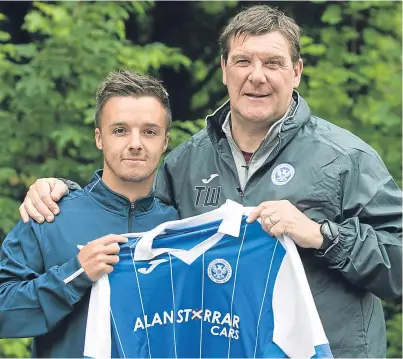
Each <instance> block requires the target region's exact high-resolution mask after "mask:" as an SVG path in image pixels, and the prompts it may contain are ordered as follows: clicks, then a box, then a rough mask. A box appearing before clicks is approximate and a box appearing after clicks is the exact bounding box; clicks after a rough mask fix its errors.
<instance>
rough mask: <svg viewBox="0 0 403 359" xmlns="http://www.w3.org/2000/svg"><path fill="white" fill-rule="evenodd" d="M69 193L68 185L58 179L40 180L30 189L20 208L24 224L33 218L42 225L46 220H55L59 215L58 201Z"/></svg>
mask: <svg viewBox="0 0 403 359" xmlns="http://www.w3.org/2000/svg"><path fill="white" fill-rule="evenodd" d="M67 193H69V189H68V188H67V186H66V184H65V183H64V182H63V181H62V180H59V179H57V178H40V179H37V180H36V181H35V183H34V184H32V185H31V186H30V187H29V191H28V193H27V195H26V197H25V199H24V202H23V203H22V204H21V206H20V215H21V219H22V220H23V222H24V223H27V222H28V221H29V217H32V218H33V219H34V220H35V221H37V222H39V223H42V222H43V221H44V220H45V218H46V220H47V221H48V222H52V221H53V220H54V215H56V214H58V213H59V207H58V205H57V204H56V201H58V200H60V198H62V197H63V196H64V195H66V194H67Z"/></svg>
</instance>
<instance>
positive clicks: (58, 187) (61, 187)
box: [50, 179, 69, 208]
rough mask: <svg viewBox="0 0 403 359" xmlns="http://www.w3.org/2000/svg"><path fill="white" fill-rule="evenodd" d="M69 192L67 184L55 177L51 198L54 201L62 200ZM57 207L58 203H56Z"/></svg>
mask: <svg viewBox="0 0 403 359" xmlns="http://www.w3.org/2000/svg"><path fill="white" fill-rule="evenodd" d="M68 193H69V189H68V187H67V185H66V184H65V183H64V182H63V181H62V180H59V179H55V182H54V187H53V189H52V192H51V193H50V196H51V198H52V199H53V200H54V201H58V200H60V198H62V197H63V196H65V195H66V194H68ZM55 207H56V208H57V205H56V204H55Z"/></svg>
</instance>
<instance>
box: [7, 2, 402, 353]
mask: <svg viewBox="0 0 403 359" xmlns="http://www.w3.org/2000/svg"><path fill="white" fill-rule="evenodd" d="M252 4H253V2H245V3H242V2H238V1H233V2H219V1H214V2H210V1H206V2H196V1H195V2H193V1H181V2H169V1H161V2H150V1H142V2H106V1H105V2H104V1H102V2H32V1H26V2H12V1H3V2H0V83H1V86H0V103H1V107H0V143H2V145H1V146H0V242H1V240H2V239H4V237H5V234H6V233H7V232H8V231H9V230H10V229H11V227H12V226H13V225H14V224H15V223H16V221H17V220H18V219H19V213H18V206H19V203H20V202H21V201H22V199H23V197H24V194H25V193H26V191H27V188H28V186H29V185H30V184H31V183H33V181H34V180H35V179H36V178H38V177H51V176H55V177H64V178H69V179H72V180H75V181H77V182H78V183H80V184H85V183H86V182H87V181H88V180H89V178H90V176H91V173H92V172H93V170H94V169H95V168H99V167H101V166H102V157H101V153H100V152H99V151H97V150H96V148H95V145H94V139H93V138H94V135H93V131H94V125H93V121H94V104H95V101H94V94H95V89H96V86H97V85H98V83H99V82H100V81H101V80H103V78H104V77H105V76H106V75H107V73H108V72H110V71H111V70H114V69H117V68H128V69H131V70H135V71H138V72H147V73H150V74H152V75H155V76H157V77H159V78H161V79H162V80H163V81H164V84H165V85H166V87H167V88H168V91H169V93H170V96H171V103H172V108H173V118H174V124H173V128H172V132H171V142H170V149H172V148H174V147H175V146H177V145H178V144H179V143H181V142H182V141H183V140H184V139H186V138H187V137H189V136H190V135H191V134H192V133H194V132H196V131H197V130H199V129H200V128H201V127H203V126H204V120H203V119H204V117H205V116H206V115H207V114H209V113H210V112H211V111H213V110H214V109H215V108H216V107H217V106H218V105H220V104H221V103H222V102H223V101H224V100H225V99H226V89H225V87H224V86H223V85H222V82H221V70H220V67H219V46H218V42H217V39H218V35H219V32H220V30H221V29H222V28H223V26H224V25H225V24H226V22H227V21H228V19H229V18H230V17H231V16H233V15H234V14H235V13H236V11H237V10H238V9H240V8H243V7H245V6H249V5H252ZM270 4H271V5H273V6H277V7H278V8H280V9H282V10H284V11H285V12H286V13H288V14H289V15H291V16H292V17H294V18H295V19H296V20H297V22H298V24H299V25H300V26H301V27H302V29H303V34H302V39H301V42H302V57H303V60H304V64H305V66H304V73H303V79H302V84H301V86H300V88H299V92H300V93H301V95H302V96H303V97H304V98H305V99H306V100H307V102H308V104H309V105H310V107H311V110H312V112H313V113H314V114H316V115H318V116H320V117H323V118H325V119H327V120H329V121H331V122H333V123H335V124H337V125H340V126H342V127H344V128H347V129H349V130H351V131H352V132H353V133H355V134H357V135H358V136H360V137H361V138H363V139H364V140H366V141H367V142H369V143H370V144H371V145H372V146H373V147H374V148H375V149H376V150H377V151H378V152H379V153H380V155H381V157H382V158H383V159H384V161H385V163H386V166H387V167H388V169H389V170H390V172H391V173H392V174H393V176H394V178H395V179H396V181H397V182H398V183H399V185H400V186H401V184H402V142H401V135H402V67H401V65H402V63H401V53H402V45H401V41H402V34H401V31H402V8H401V7H402V5H401V2H392V1H380V2H373V1H371V2H365V1H363V2H361V1H357V2H325V1H315V2H300V1H294V2H292V1H290V2H270ZM384 304H385V317H386V320H387V328H388V331H387V335H388V357H395V358H401V357H402V314H401V311H402V306H401V298H400V299H397V300H394V301H389V302H385V303H384ZM1 325H4V324H1ZM30 343H31V341H30V339H3V340H0V357H28V356H29V355H30Z"/></svg>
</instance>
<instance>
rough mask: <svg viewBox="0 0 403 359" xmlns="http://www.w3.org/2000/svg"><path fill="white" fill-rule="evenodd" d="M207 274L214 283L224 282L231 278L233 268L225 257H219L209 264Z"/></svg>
mask: <svg viewBox="0 0 403 359" xmlns="http://www.w3.org/2000/svg"><path fill="white" fill-rule="evenodd" d="M207 274H208V276H209V278H210V279H211V280H212V281H213V282H214V283H218V284H224V283H227V282H228V281H229V280H230V278H231V275H232V268H231V265H230V264H229V263H228V262H227V261H226V260H225V259H221V258H217V259H214V260H213V261H211V262H210V264H209V265H208V268H207Z"/></svg>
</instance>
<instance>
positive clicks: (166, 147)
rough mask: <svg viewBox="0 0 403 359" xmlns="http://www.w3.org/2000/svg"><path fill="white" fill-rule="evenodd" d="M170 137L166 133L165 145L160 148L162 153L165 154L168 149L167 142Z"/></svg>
mask: <svg viewBox="0 0 403 359" xmlns="http://www.w3.org/2000/svg"><path fill="white" fill-rule="evenodd" d="M170 137H171V134H170V133H169V132H167V134H166V135H165V144H164V147H162V153H165V152H166V150H167V149H168V142H169V138H170Z"/></svg>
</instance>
